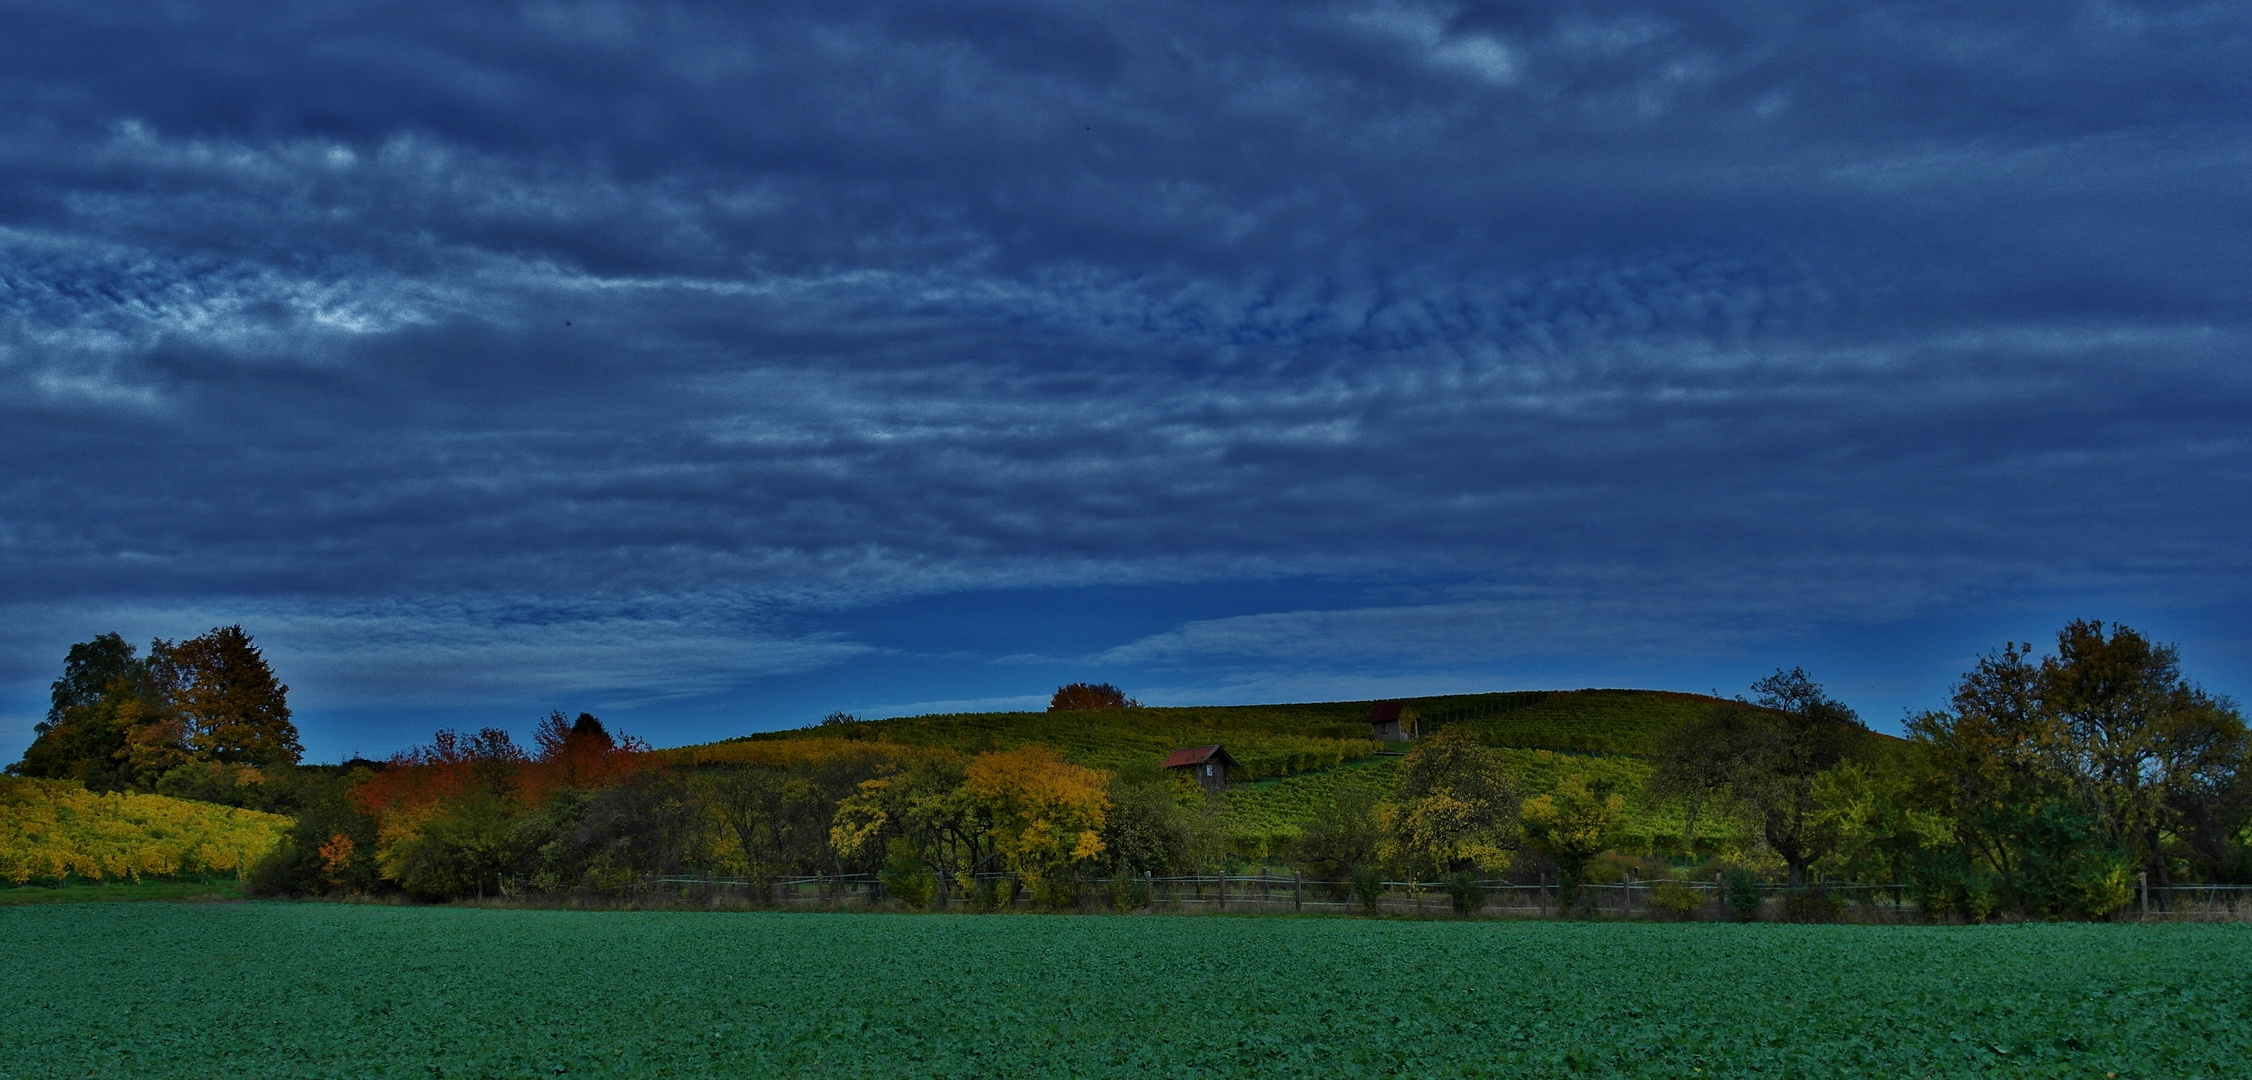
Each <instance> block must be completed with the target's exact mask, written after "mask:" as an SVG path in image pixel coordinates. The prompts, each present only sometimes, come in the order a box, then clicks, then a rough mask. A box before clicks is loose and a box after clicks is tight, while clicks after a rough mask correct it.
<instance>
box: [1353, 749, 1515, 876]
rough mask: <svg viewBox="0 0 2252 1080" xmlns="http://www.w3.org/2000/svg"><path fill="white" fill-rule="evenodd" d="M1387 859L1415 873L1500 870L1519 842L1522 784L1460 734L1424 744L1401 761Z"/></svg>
mask: <svg viewBox="0 0 2252 1080" xmlns="http://www.w3.org/2000/svg"><path fill="white" fill-rule="evenodd" d="M1392 794H1393V799H1394V802H1393V804H1392V805H1391V806H1389V807H1387V808H1386V812H1385V817H1386V824H1387V825H1388V826H1389V828H1388V830H1387V831H1388V833H1389V842H1388V844H1387V846H1386V851H1385V854H1386V855H1387V856H1389V857H1390V859H1391V860H1392V861H1396V862H1399V863H1402V864H1404V866H1405V868H1406V869H1407V870H1408V871H1409V872H1410V873H1428V872H1437V873H1441V874H1462V873H1471V872H1474V871H1481V870H1482V871H1485V872H1487V873H1497V872H1499V871H1501V870H1503V869H1506V868H1507V867H1508V866H1509V858H1510V848H1511V847H1512V846H1514V844H1515V842H1516V836H1515V833H1516V819H1517V799H1518V796H1517V784H1516V782H1515V781H1514V780H1511V779H1510V777H1509V773H1508V771H1507V770H1506V769H1505V768H1503V766H1502V761H1501V757H1500V755H1498V754H1495V753H1494V752H1493V751H1492V750H1490V749H1487V748H1486V747H1485V746H1484V745H1482V744H1481V743H1479V741H1478V738H1477V736H1476V735H1473V734H1472V733H1470V732H1468V731H1464V730H1461V729H1451V730H1446V731H1440V732H1438V733H1437V734H1434V735H1431V736H1428V737H1426V738H1423V739H1420V740H1418V741H1417V742H1416V744H1415V749H1413V750H1410V751H1408V754H1407V757H1406V758H1405V759H1404V760H1402V761H1401V762H1400V780H1399V785H1398V786H1397V787H1396V788H1394V789H1393V793H1392Z"/></svg>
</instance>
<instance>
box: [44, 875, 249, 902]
mask: <svg viewBox="0 0 2252 1080" xmlns="http://www.w3.org/2000/svg"><path fill="white" fill-rule="evenodd" d="M241 896H242V882H241V881H240V880H238V879H235V878H175V879H170V880H147V881H94V882H87V881H73V882H71V883H70V884H68V885H13V886H0V907H15V906H17V905H20V904H104V903H121V902H128V901H136V900H234V899H239V898H240V897H241Z"/></svg>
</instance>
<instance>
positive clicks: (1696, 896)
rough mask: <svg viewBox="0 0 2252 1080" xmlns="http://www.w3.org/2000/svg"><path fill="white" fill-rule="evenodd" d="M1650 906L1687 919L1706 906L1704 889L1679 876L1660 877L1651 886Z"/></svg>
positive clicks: (1675, 916) (1678, 917)
mask: <svg viewBox="0 0 2252 1080" xmlns="http://www.w3.org/2000/svg"><path fill="white" fill-rule="evenodd" d="M1650 906H1651V907H1654V908H1656V909H1658V910H1659V911H1662V912H1665V913H1666V914H1668V915H1671V916H1673V917H1674V918H1677V919H1686V918H1688V917H1690V916H1692V915H1695V914H1696V913H1697V910H1698V909H1699V908H1702V907H1704V906H1705V896H1704V893H1703V891H1702V890H1699V889H1697V888H1695V887H1693V886H1691V885H1690V884H1689V883H1688V882H1686V881H1682V880H1680V879H1678V878H1660V879H1658V881H1657V882H1655V883H1654V884H1652V885H1651V886H1650Z"/></svg>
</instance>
